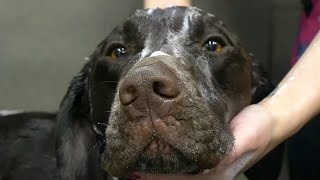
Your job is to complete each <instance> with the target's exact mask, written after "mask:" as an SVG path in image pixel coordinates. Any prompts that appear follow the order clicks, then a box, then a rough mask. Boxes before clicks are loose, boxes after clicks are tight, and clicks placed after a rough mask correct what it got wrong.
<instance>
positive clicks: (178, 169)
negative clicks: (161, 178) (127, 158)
mask: <svg viewBox="0 0 320 180" xmlns="http://www.w3.org/2000/svg"><path fill="white" fill-rule="evenodd" d="M132 169H133V170H134V171H139V172H145V173H152V174H186V173H188V174H189V173H193V172H195V171H198V166H197V165H196V163H195V162H194V161H192V160H190V159H188V158H187V157H186V156H184V155H183V153H182V152H181V151H179V150H177V149H175V148H174V147H172V146H171V145H170V144H168V143H165V142H163V141H160V140H153V141H151V143H150V144H149V145H147V146H146V147H145V148H144V150H143V151H142V152H141V153H140V155H139V156H138V158H137V161H136V162H135V163H134V166H133V168H132Z"/></svg>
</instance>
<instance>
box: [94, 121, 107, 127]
mask: <svg viewBox="0 0 320 180" xmlns="http://www.w3.org/2000/svg"><path fill="white" fill-rule="evenodd" d="M97 124H98V125H102V126H105V127H107V126H108V123H103V122H98V123H97Z"/></svg>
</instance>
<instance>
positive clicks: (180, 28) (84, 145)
mask: <svg viewBox="0 0 320 180" xmlns="http://www.w3.org/2000/svg"><path fill="white" fill-rule="evenodd" d="M272 89H273V86H272V84H271V82H270V81H269V80H268V79H267V77H266V75H265V73H264V72H263V71H262V70H261V68H260V67H259V66H258V64H257V62H256V60H255V59H254V57H253V56H252V55H251V54H249V53H248V52H247V51H246V50H245V49H244V48H243V46H242V45H241V44H240V42H239V40H238V38H237V37H236V36H235V35H234V34H232V33H231V32H229V30H228V29H227V28H226V26H225V25H224V24H223V23H222V22H221V21H219V20H218V19H217V18H216V17H215V16H214V15H212V14H210V13H207V12H204V11H202V10H200V9H198V8H195V7H170V8H166V9H144V10H137V11H136V12H135V13H134V14H133V15H131V16H130V17H128V18H127V19H126V20H125V21H124V22H123V23H122V24H120V25H119V26H117V27H116V28H115V29H114V30H113V31H112V32H111V33H110V35H109V36H108V37H107V38H106V39H104V40H103V41H102V42H101V43H100V44H99V45H98V47H97V48H96V50H95V51H94V52H93V54H92V55H91V56H90V57H89V60H88V62H87V63H86V64H85V65H84V67H83V69H82V70H81V71H80V73H79V74H78V75H76V76H75V77H74V78H73V80H72V82H71V85H70V87H69V89H68V91H67V93H66V95H65V97H64V99H63V101H62V103H61V106H60V110H59V113H58V121H57V128H56V134H57V136H56V148H57V168H58V174H59V178H60V179H62V180H75V179H77V180H82V179H83V180H84V179H96V180H100V179H112V178H113V177H118V178H123V179H128V178H130V177H131V174H132V173H133V172H137V171H140V172H149V173H155V174H168V173H170V174H172V173H174V174H179V173H189V174H196V173H199V172H201V171H203V170H205V169H210V168H213V167H214V166H215V165H217V164H218V163H219V162H220V161H221V160H222V159H223V158H224V157H225V156H226V155H227V154H229V153H236V152H233V151H232V149H233V143H234V137H233V135H232V132H231V130H230V128H229V123H230V121H231V120H232V118H233V117H234V116H235V115H236V114H237V113H238V112H239V111H241V110H242V109H243V108H244V107H246V106H247V105H249V104H252V103H256V102H258V101H259V100H261V99H262V98H263V97H265V96H266V95H267V94H268V93H269V92H270V91H272ZM282 150H283V148H282V147H280V148H279V149H276V150H275V151H273V152H271V153H270V154H269V155H268V156H267V157H266V158H264V159H263V160H262V161H260V162H259V163H258V164H257V165H256V166H254V167H253V168H252V169H250V170H249V171H247V172H246V175H247V176H248V177H249V179H276V177H277V176H278V174H279V170H280V167H281V161H282V152H283V151H282Z"/></svg>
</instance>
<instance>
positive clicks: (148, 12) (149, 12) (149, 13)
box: [147, 9, 155, 15]
mask: <svg viewBox="0 0 320 180" xmlns="http://www.w3.org/2000/svg"><path fill="white" fill-rule="evenodd" d="M154 10H155V9H149V10H148V11H147V14H148V15H151V14H152V13H153V11H154Z"/></svg>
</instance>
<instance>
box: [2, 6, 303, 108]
mask: <svg viewBox="0 0 320 180" xmlns="http://www.w3.org/2000/svg"><path fill="white" fill-rule="evenodd" d="M279 2H280V1H279ZM281 2H282V4H281V3H280V4H279V3H276V2H272V1H270V0H259V1H257V0H246V1H239V0H226V1H221V0H211V1H204V0H194V5H195V6H198V7H200V8H202V9H205V10H207V11H209V12H212V13H214V14H215V15H216V16H217V17H220V19H222V20H223V21H224V22H225V24H227V25H228V26H229V27H230V29H231V30H232V31H233V32H235V33H237V34H238V36H239V37H240V38H241V39H242V41H243V43H244V44H245V46H246V47H247V48H248V49H249V50H250V51H251V52H253V53H254V54H255V56H256V57H257V58H258V59H259V60H260V61H261V62H262V63H263V65H264V66H265V67H266V68H267V70H268V71H269V72H271V74H272V77H273V79H274V80H275V81H277V80H278V79H279V77H280V76H281V75H282V74H284V72H285V71H286V70H287V69H286V68H287V67H286V65H287V61H288V54H289V51H290V48H291V44H292V42H293V40H292V39H293V35H294V34H295V29H296V25H295V24H296V17H294V16H292V17H291V14H292V13H293V11H292V10H295V11H294V12H297V10H298V9H299V8H297V7H298V6H297V5H296V4H297V1H289V0H282V1H281ZM286 4H289V5H292V6H286ZM141 7H142V1H138V0H127V1H124V0H122V1H116V0H68V1H65V0H54V1H52V0H28V1H22V0H1V1H0V109H27V110H56V109H57V108H58V105H59V102H60V100H61V99H62V97H63V95H64V93H65V91H66V89H67V86H68V83H69V82H70V80H71V78H72V76H73V75H75V73H77V72H78V71H79V70H80V68H81V66H82V65H83V64H84V57H85V56H87V55H89V54H90V53H91V52H92V50H93V49H94V48H95V46H96V45H97V44H98V43H99V41H100V40H102V39H103V38H104V37H105V36H106V35H107V34H108V32H110V31H111V29H112V27H114V26H115V25H116V24H117V23H118V22H119V21H121V20H123V19H124V18H125V17H126V16H128V15H129V14H131V13H132V12H133V11H134V10H135V9H136V8H141ZM281 7H282V8H284V9H285V11H284V12H283V9H281ZM288 7H289V8H288ZM274 10H275V11H274ZM275 12H276V13H275ZM287 21H289V22H290V23H289V24H290V26H291V25H292V27H288V26H287V25H285V24H286V22H287ZM273 71H274V73H273Z"/></svg>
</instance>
